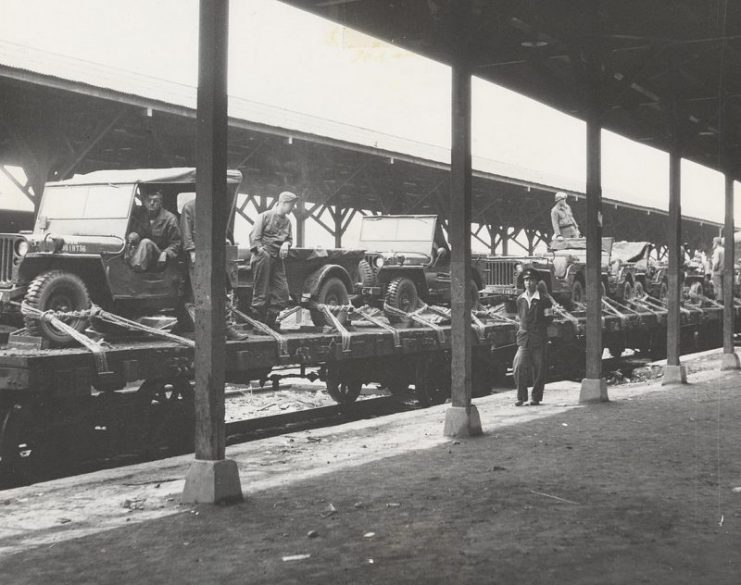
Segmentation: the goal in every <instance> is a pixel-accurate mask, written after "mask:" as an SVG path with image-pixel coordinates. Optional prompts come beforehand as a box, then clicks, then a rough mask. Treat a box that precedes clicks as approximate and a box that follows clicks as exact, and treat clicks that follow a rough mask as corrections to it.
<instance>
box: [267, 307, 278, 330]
mask: <svg viewBox="0 0 741 585" xmlns="http://www.w3.org/2000/svg"><path fill="white" fill-rule="evenodd" d="M265 325H267V326H268V327H270V328H271V329H272V330H273V331H280V323H278V313H276V312H275V311H268V313H267V315H266V316H265Z"/></svg>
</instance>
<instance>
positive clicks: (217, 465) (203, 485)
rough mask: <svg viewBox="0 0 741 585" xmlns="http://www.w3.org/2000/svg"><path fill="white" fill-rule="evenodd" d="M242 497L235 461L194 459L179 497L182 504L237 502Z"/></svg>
mask: <svg viewBox="0 0 741 585" xmlns="http://www.w3.org/2000/svg"><path fill="white" fill-rule="evenodd" d="M242 499H243V498H242V485H241V484H240V482H239V470H238V469H237V464H236V462H234V461H232V460H230V459H222V460H220V461H204V460H202V459H196V460H195V461H194V462H193V463H191V465H190V469H188V474H187V475H186V476H185V488H183V495H182V498H181V501H182V502H183V503H184V504H219V503H237V502H241V501H242Z"/></svg>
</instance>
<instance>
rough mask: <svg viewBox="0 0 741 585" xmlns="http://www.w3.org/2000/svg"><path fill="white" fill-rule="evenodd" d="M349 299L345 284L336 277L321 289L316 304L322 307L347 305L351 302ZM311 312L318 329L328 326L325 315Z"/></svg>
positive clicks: (326, 282)
mask: <svg viewBox="0 0 741 585" xmlns="http://www.w3.org/2000/svg"><path fill="white" fill-rule="evenodd" d="M349 298H350V297H349V295H348V293H347V288H345V283H344V282H342V281H341V280H340V279H339V278H337V277H336V276H332V277H330V278H328V279H327V280H325V281H324V283H323V284H322V286H321V287H320V288H319V293H318V294H317V295H316V302H317V303H319V304H321V305H332V306H338V305H347V304H348V303H349V302H350V301H349V300H348V299H349ZM309 312H310V313H311V321H312V323H314V325H316V326H317V327H323V326H324V325H327V320H326V318H325V317H324V313H322V312H321V311H319V310H318V309H311V310H310V311H309Z"/></svg>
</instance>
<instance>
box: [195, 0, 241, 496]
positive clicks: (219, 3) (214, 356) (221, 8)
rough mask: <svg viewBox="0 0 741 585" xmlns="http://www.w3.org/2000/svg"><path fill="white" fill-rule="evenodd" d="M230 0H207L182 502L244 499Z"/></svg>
mask: <svg viewBox="0 0 741 585" xmlns="http://www.w3.org/2000/svg"><path fill="white" fill-rule="evenodd" d="M228 30H229V2H228V0H201V2H200V14H199V44H198V106H197V107H198V110H197V114H196V118H197V137H196V138H197V162H196V171H197V175H196V181H197V182H196V194H197V197H196V233H197V234H198V242H197V244H198V248H197V250H198V252H197V255H198V261H197V263H196V270H195V281H196V282H195V287H194V288H195V291H194V293H195V295H194V296H195V304H196V331H195V341H196V351H195V379H196V387H195V456H196V460H195V461H194V462H193V464H192V465H191V467H190V469H189V470H188V475H187V478H186V481H185V488H184V490H183V497H182V500H183V502H189V503H195V502H203V503H217V502H224V501H235V500H241V499H242V490H241V485H240V481H239V473H238V470H237V466H236V463H234V462H233V461H227V460H225V459H224V452H225V423H224V382H225V358H224V355H225V351H224V349H225V341H224V340H225V322H224V311H225V308H226V307H225V300H226V295H225V290H226V274H225V270H224V266H225V263H226V251H225V247H224V234H225V232H226V222H227V217H228V205H227V190H226V170H227V53H228V46H229V43H228Z"/></svg>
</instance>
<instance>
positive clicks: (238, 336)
mask: <svg viewBox="0 0 741 585" xmlns="http://www.w3.org/2000/svg"><path fill="white" fill-rule="evenodd" d="M248 337H249V335H247V334H246V333H242V332H241V331H237V329H235V328H234V326H232V325H227V326H226V339H227V340H228V341H241V340H243V339H247V338H248Z"/></svg>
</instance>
